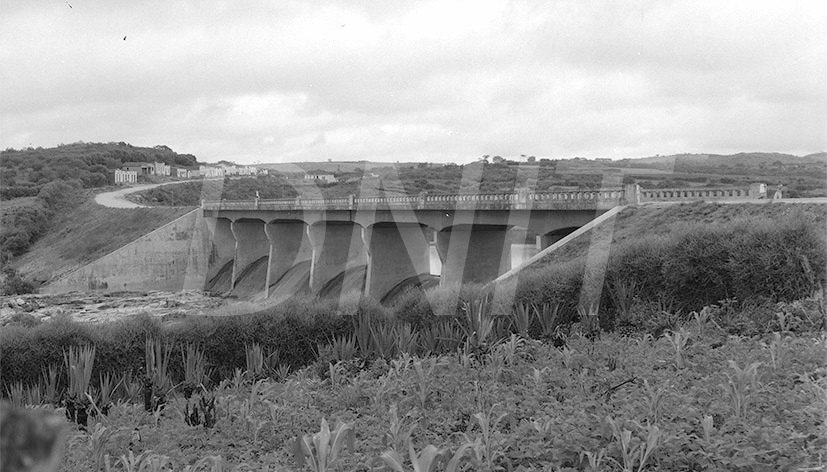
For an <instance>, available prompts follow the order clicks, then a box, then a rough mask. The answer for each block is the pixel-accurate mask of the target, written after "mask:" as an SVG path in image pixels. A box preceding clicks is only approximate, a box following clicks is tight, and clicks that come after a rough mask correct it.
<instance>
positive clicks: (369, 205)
mask: <svg viewBox="0 0 827 472" xmlns="http://www.w3.org/2000/svg"><path fill="white" fill-rule="evenodd" d="M625 194H626V193H625V191H624V189H622V188H615V189H600V190H572V191H563V192H518V193H479V194H470V193H468V194H435V195H426V194H420V195H399V196H391V197H358V198H357V197H353V196H351V197H345V198H327V199H322V198H312V199H311V198H300V197H299V198H289V199H279V200H255V199H253V200H205V201H202V202H201V207H202V208H203V209H204V210H320V209H324V210H359V209H362V210H375V209H388V208H390V209H394V208H398V209H414V210H455V209H479V210H510V209H514V210H519V209H548V210H554V209H569V208H574V209H588V208H595V209H598V208H611V207H613V206H615V205H618V204H620V203H621V202H622V201H623V199H624V196H625Z"/></svg>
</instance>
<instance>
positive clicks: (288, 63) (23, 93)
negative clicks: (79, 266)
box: [0, 0, 827, 163]
mask: <svg viewBox="0 0 827 472" xmlns="http://www.w3.org/2000/svg"><path fill="white" fill-rule="evenodd" d="M825 4H826V3H825V2H823V1H814V2H797V1H783V2H782V1H779V2H773V3H767V2H754V1H748V2H732V1H723V2H722V1H710V2H701V1H694V0H693V1H684V2H669V1H628V2H608V1H599V2H598V1H591V2H590V1H582V0H574V1H571V2H563V1H550V0H537V1H521V2H506V1H492V2H484V1H479V0H474V1H468V2H461V1H456V2H455V1H445V0H438V1H432V2H425V1H422V2H393V1H386V0H360V1H349V2H344V1H342V2H334V1H316V0H300V1H269V0H267V1H260V2H255V1H249V2H240V1H232V0H227V1H223V2H219V1H207V2H202V1H192V2H184V1H178V0H174V1H169V0H157V1H156V0H149V1H128V2H127V1H121V0H98V1H89V0H68V2H67V1H66V0H49V1H46V0H3V1H2V3H0V9H2V14H0V41H2V44H0V148H3V149H5V148H7V147H14V148H21V147H26V146H29V145H32V146H35V147H36V146H44V147H48V146H54V145H57V144H59V143H71V142H76V141H89V142H108V141H126V142H129V143H132V144H134V145H142V146H152V145H156V144H165V145H168V146H170V147H171V148H173V149H174V150H176V151H178V152H184V153H192V154H195V155H196V156H197V157H198V158H199V159H200V160H202V161H212V162H214V161H217V160H220V159H228V160H234V161H236V162H239V163H254V162H289V161H299V160H327V159H333V160H361V159H368V160H384V161H424V160H428V161H439V162H457V163H465V162H469V161H471V160H475V159H478V158H479V157H480V156H481V155H483V154H491V155H502V156H504V157H515V156H519V155H520V154H528V155H535V156H537V157H551V158H559V157H574V156H583V157H588V158H595V157H610V158H622V157H644V156H650V155H655V154H661V155H665V154H674V153H682V152H695V153H699V152H713V153H735V152H741V151H778V152H787V153H792V154H799V155H801V154H808V153H812V152H817V151H822V150H825V149H827V7H825V6H822V5H825Z"/></svg>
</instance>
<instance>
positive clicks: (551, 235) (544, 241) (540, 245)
mask: <svg viewBox="0 0 827 472" xmlns="http://www.w3.org/2000/svg"><path fill="white" fill-rule="evenodd" d="M578 229H580V227H579V226H567V227H565V228H558V229H555V230H554V231H549V232H548V233H545V234H543V235H540V236H538V237H537V250H538V251H542V250H543V249H545V248H547V247H549V246H551V245H552V244H554V243H556V242H557V241H559V240H561V239H563V238H565V237H566V236H568V235H570V234H571V233H573V232H575V231H577V230H578Z"/></svg>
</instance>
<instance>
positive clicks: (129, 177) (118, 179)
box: [115, 169, 138, 185]
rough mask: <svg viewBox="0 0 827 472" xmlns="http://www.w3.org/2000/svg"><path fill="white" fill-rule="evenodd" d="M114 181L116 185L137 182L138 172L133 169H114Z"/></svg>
mask: <svg viewBox="0 0 827 472" xmlns="http://www.w3.org/2000/svg"><path fill="white" fill-rule="evenodd" d="M115 183H116V184H117V185H126V184H136V183H138V173H137V172H136V171H134V170H120V169H115Z"/></svg>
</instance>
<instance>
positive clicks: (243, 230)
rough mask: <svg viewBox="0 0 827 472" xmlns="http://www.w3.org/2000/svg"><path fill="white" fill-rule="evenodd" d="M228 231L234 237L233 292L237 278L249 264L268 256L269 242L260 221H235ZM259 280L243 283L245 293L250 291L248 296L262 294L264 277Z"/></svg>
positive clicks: (264, 283) (264, 285)
mask: <svg viewBox="0 0 827 472" xmlns="http://www.w3.org/2000/svg"><path fill="white" fill-rule="evenodd" d="M230 229H232V231H233V236H235V262H234V263H233V278H232V286H231V289H232V290H235V289H236V285H237V284H238V282H239V278H240V277H241V275H242V273H243V272H245V270H246V269H248V267H249V266H250V264H252V263H254V262H256V261H258V260H259V259H261V258H262V257H267V256H269V255H270V240H269V239H267V233H265V231H264V222H263V221H261V220H252V219H250V220H246V219H241V220H236V221H233V223H232V225H231V226H230ZM260 279H261V280H249V281H245V288H244V289H245V292H246V291H250V292H251V293H250V294H259V293H262V292H264V289H265V287H266V282H267V279H266V277H261V278H260Z"/></svg>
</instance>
